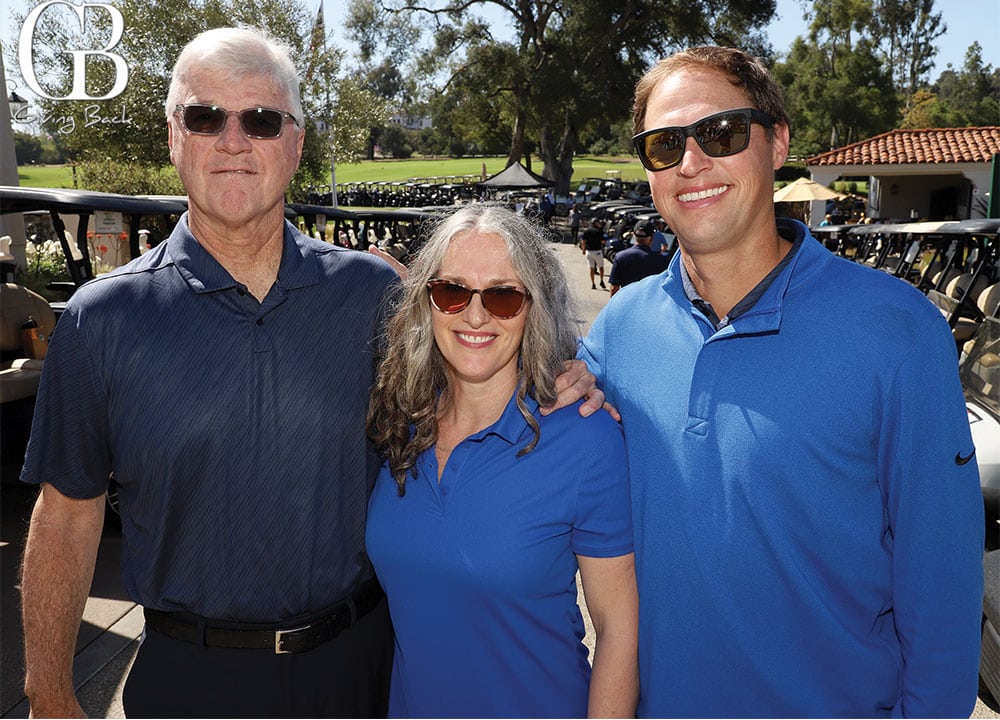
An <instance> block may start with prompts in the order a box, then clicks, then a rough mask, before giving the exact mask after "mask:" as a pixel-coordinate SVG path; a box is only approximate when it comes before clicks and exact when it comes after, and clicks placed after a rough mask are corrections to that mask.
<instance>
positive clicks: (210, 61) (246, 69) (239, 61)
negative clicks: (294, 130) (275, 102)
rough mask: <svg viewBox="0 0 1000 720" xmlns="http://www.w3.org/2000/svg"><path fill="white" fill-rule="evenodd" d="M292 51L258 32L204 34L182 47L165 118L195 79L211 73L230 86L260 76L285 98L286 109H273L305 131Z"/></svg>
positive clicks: (228, 30) (232, 29) (246, 29)
mask: <svg viewBox="0 0 1000 720" xmlns="http://www.w3.org/2000/svg"><path fill="white" fill-rule="evenodd" d="M291 50H292V49H291V48H290V47H288V46H287V45H283V44H281V43H278V42H277V41H275V40H274V39H272V38H271V37H270V36H268V35H267V34H266V33H265V32H264V31H262V30H259V29H257V28H251V27H239V28H235V27H227V28H215V29H213V30H206V31H205V32H203V33H201V34H200V35H198V36H197V37H195V38H194V39H193V40H192V41H191V42H189V43H188V44H187V45H185V46H184V49H183V50H181V54H180V55H179V56H178V57H177V62H176V63H175V64H174V70H173V74H172V75H171V77H170V90H169V92H168V93H167V103H166V112H167V118H168V119H169V118H170V116H171V115H173V113H174V108H175V107H176V106H177V105H178V104H180V102H181V95H182V93H184V91H185V90H186V89H187V88H188V87H189V85H190V83H191V81H192V77H193V76H195V75H200V74H202V73H210V74H212V75H214V76H217V77H221V78H223V79H225V80H227V81H231V82H233V83H236V82H238V81H240V80H243V79H244V78H247V77H261V76H263V77H268V78H270V79H271V81H272V82H273V83H274V85H275V88H276V89H277V90H280V91H284V92H285V93H286V94H287V98H288V107H287V108H276V109H278V110H287V111H288V112H289V113H291V114H292V115H294V116H295V119H296V120H297V121H298V123H299V127H300V128H302V127H305V125H304V120H303V117H302V100H301V97H300V96H299V74H298V72H297V71H296V69H295V63H293V62H292V57H291ZM227 109H230V110H242V109H243V108H227Z"/></svg>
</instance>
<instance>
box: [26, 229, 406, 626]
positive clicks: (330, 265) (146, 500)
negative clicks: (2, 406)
mask: <svg viewBox="0 0 1000 720" xmlns="http://www.w3.org/2000/svg"><path fill="white" fill-rule="evenodd" d="M395 279H396V275H395V273H394V272H393V271H392V270H391V269H390V268H389V266H388V265H387V264H386V263H384V262H383V261H381V260H379V259H377V258H375V257H373V256H371V255H369V254H367V253H361V252H357V251H351V250H345V249H342V248H337V247H334V246H332V245H328V244H326V243H321V242H319V241H316V240H312V239H310V238H307V237H306V236H304V235H302V234H301V233H299V232H298V231H297V230H295V229H294V228H293V227H292V226H291V225H290V224H287V223H286V226H285V234H284V248H283V252H282V258H281V264H280V267H279V271H278V278H277V281H276V282H275V284H274V285H273V286H272V288H271V290H270V292H269V293H268V295H267V296H266V297H265V298H264V301H263V302H261V303H258V302H257V300H256V299H255V298H254V297H253V296H252V295H251V294H249V293H248V292H247V291H246V290H245V288H243V287H242V286H240V285H239V284H238V283H236V282H235V281H234V280H233V278H232V277H231V276H230V275H229V273H228V272H227V271H226V270H225V269H224V268H223V267H222V266H221V265H220V264H219V263H218V262H217V261H216V260H215V259H214V258H213V257H212V256H211V255H210V254H209V253H208V252H206V251H205V249H204V248H202V247H201V245H199V244H198V242H197V241H196V240H195V238H194V237H193V236H192V235H191V233H190V232H189V230H188V225H187V216H186V215H185V216H184V217H182V218H181V221H180V222H179V223H178V225H177V227H176V229H175V230H174V232H173V233H172V235H171V236H170V238H169V239H168V240H167V242H165V243H163V244H161V245H159V246H158V247H156V248H154V249H153V250H151V251H150V252H148V253H146V254H145V255H143V256H142V257H141V258H138V259H136V260H135V261H133V262H131V263H129V264H128V265H126V266H124V267H122V268H119V269H118V270H116V271H115V272H113V273H110V274H108V275H105V276H102V277H100V278H98V279H96V280H94V281H92V282H90V283H88V284H87V285H86V286H84V287H82V288H80V290H79V291H77V293H76V294H75V295H74V296H73V298H72V300H71V301H70V303H69V305H68V307H67V309H66V312H65V314H64V315H63V316H62V318H61V319H60V321H59V326H58V332H56V333H55V334H54V336H53V339H52V346H51V348H50V349H49V354H48V356H47V357H46V361H45V371H44V374H43V377H42V383H41V387H40V389H39V394H38V400H37V407H36V414H35V419H34V423H33V431H32V437H31V441H30V444H29V447H28V452H27V458H26V461H25V465H24V470H23V473H22V479H23V480H25V481H26V482H30V483H41V482H49V483H52V484H53V485H54V486H55V487H56V488H57V489H58V490H60V491H61V492H62V493H64V494H65V495H68V496H70V497H75V498H90V497H96V496H98V495H100V494H101V493H103V492H104V491H105V489H106V488H107V485H108V474H109V473H110V472H112V471H113V472H114V476H115V480H116V481H117V483H118V486H119V498H120V503H121V511H122V538H123V543H122V575H123V580H124V584H125V587H126V589H127V591H128V593H129V596H130V597H131V598H132V599H133V600H135V601H136V602H138V603H141V604H142V605H144V606H146V607H151V608H156V609H160V610H166V611H189V612H193V613H196V614H198V615H202V616H206V617H209V618H216V619H224V620H237V621H243V622H261V623H272V622H275V621H281V620H285V619H288V618H291V617H294V616H297V615H300V614H303V613H308V612H314V611H317V610H320V609H322V608H324V607H326V606H328V605H330V604H332V603H334V602H335V601H337V600H338V599H340V598H341V597H343V596H344V595H345V594H346V593H347V592H349V591H350V589H351V588H352V587H353V586H354V585H355V583H356V582H357V581H358V580H359V579H363V578H364V577H365V576H366V573H367V572H368V571H367V567H366V562H365V560H364V556H363V554H364V524H365V514H366V505H367V499H368V495H369V493H370V491H371V488H372V487H373V485H374V481H375V476H376V474H377V470H378V463H377V461H376V460H375V458H374V455H373V454H372V453H371V452H370V446H369V444H368V443H367V441H366V438H365V431H364V421H365V415H366V412H367V407H368V400H369V392H370V387H371V384H372V380H373V372H374V355H373V338H374V337H375V336H376V334H377V330H378V328H379V325H380V323H381V319H382V312H383V310H384V298H385V296H386V290H387V288H388V287H389V286H390V285H391V284H392V283H393V282H394V281H395Z"/></svg>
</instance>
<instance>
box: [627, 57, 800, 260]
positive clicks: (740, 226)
mask: <svg viewBox="0 0 1000 720" xmlns="http://www.w3.org/2000/svg"><path fill="white" fill-rule="evenodd" d="M751 106H752V103H751V102H750V100H749V98H748V97H747V95H746V93H744V92H743V90H742V89H741V88H740V87H738V86H736V85H734V84H733V83H732V81H731V80H730V79H729V78H728V77H726V76H725V75H723V74H721V73H718V72H714V71H712V70H701V69H684V70H680V71H678V72H676V73H674V74H672V75H669V76H667V77H666V78H665V79H664V80H662V81H661V82H660V83H659V84H658V85H657V86H656V88H655V89H654V90H653V92H652V93H651V95H650V97H649V103H648V106H647V109H646V119H645V127H646V128H648V129H652V128H658V127H671V126H685V125H689V124H691V123H693V122H696V121H697V120H700V119H701V118H704V117H706V116H708V115H712V114H714V113H718V112H721V111H723V110H733V109H737V108H745V107H751ZM686 143H687V144H686V146H685V152H684V156H683V159H682V160H681V162H680V164H678V165H676V166H674V167H672V168H668V169H666V170H660V171H658V172H650V171H647V173H646V174H647V177H648V178H649V184H650V188H651V190H652V194H653V202H654V204H655V205H656V209H657V210H658V211H659V212H660V215H661V216H662V217H663V218H664V219H665V220H666V221H667V224H668V225H669V226H670V228H671V230H672V231H673V232H674V233H675V234H676V235H677V237H678V238H679V239H680V240H681V242H682V246H683V247H684V248H685V249H686V250H688V251H689V252H696V253H698V252H715V251H720V250H726V249H727V248H729V247H732V246H734V245H739V244H741V243H742V242H743V239H744V238H746V237H747V236H749V235H752V234H754V233H768V234H770V235H773V234H774V232H775V230H774V207H773V195H774V170H776V169H777V168H779V167H781V165H782V164H783V163H784V161H785V156H786V155H787V153H788V127H787V126H786V125H783V124H778V125H775V127H774V139H773V140H772V141H770V142H769V141H768V139H767V136H766V131H765V129H764V128H763V127H762V126H761V125H759V124H757V123H753V124H752V125H751V135H750V143H749V145H748V146H747V148H746V149H745V150H743V151H742V152H740V153H737V154H735V155H730V156H728V157H717V158H713V157H710V156H708V155H706V154H705V152H704V151H703V150H702V149H701V148H700V147H699V146H698V144H697V142H696V141H695V140H694V138H687V139H686Z"/></svg>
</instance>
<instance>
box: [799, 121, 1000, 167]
mask: <svg viewBox="0 0 1000 720" xmlns="http://www.w3.org/2000/svg"><path fill="white" fill-rule="evenodd" d="M996 153H1000V127H965V128H928V129H926V130H893V131H892V132H887V133H883V134H882V135H876V136H875V137H873V138H870V139H868V140H863V141H861V142H857V143H854V144H853V145H845V146H844V147H842V148H837V149H835V150H831V151H830V152H827V153H823V154H822V155H817V156H815V157H811V158H808V159H807V160H806V165H807V166H809V165H911V164H917V163H970V162H989V161H990V160H992V159H993V155H994V154H996Z"/></svg>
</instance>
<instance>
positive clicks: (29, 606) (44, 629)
mask: <svg viewBox="0 0 1000 720" xmlns="http://www.w3.org/2000/svg"><path fill="white" fill-rule="evenodd" d="M104 504H105V501H104V496H103V495H99V496H98V497H96V498H90V499H87V500H77V499H75V498H71V497H67V496H66V495H63V494H62V493H61V492H59V491H58V490H56V489H55V488H54V487H53V486H52V485H50V484H48V483H44V484H43V485H42V486H41V491H40V492H39V495H38V500H37V501H36V502H35V508H34V511H33V512H32V514H31V525H30V527H29V529H28V540H27V543H26V545H25V549H24V562H23V565H22V568H21V606H22V613H23V615H22V619H23V622H24V656H25V679H24V692H25V695H27V696H28V701H29V702H30V703H31V714H32V716H34V717H84V712H83V709H82V708H81V707H80V704H79V702H78V701H77V699H76V694H75V693H74V690H73V655H74V651H75V649H76V637H77V633H78V632H79V629H80V620H81V618H82V617H83V608H84V605H85V604H86V602H87V595H88V594H89V592H90V584H91V581H92V580H93V576H94V564H95V562H96V560H97V548H98V545H99V544H100V539H101V530H102V528H103V526H104Z"/></svg>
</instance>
